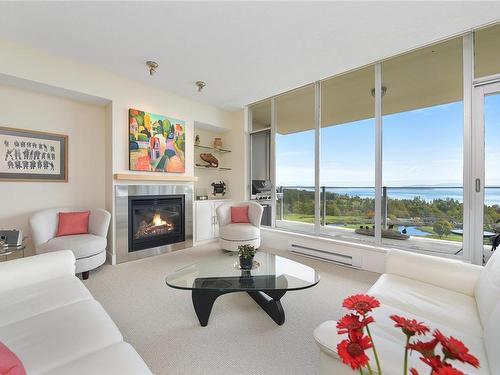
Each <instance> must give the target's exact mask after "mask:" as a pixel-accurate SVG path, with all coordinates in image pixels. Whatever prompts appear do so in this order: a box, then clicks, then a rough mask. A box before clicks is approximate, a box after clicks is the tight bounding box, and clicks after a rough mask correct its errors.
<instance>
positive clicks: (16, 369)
mask: <svg viewBox="0 0 500 375" xmlns="http://www.w3.org/2000/svg"><path fill="white" fill-rule="evenodd" d="M0 374H1V375H26V370H25V369H24V366H23V363H22V362H21V360H20V359H19V358H18V357H17V355H15V354H14V353H13V352H12V351H11V350H10V349H9V348H7V347H6V346H5V345H4V344H2V343H1V342H0Z"/></svg>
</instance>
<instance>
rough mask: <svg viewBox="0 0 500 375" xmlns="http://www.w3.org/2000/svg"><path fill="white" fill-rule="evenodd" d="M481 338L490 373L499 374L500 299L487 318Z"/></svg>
mask: <svg viewBox="0 0 500 375" xmlns="http://www.w3.org/2000/svg"><path fill="white" fill-rule="evenodd" d="M483 339H484V347H485V348H486V355H487V356H488V364H489V366H490V371H491V373H492V374H500V355H498V345H499V344H498V343H499V342H500V301H498V302H497V304H496V306H495V308H494V309H493V312H492V313H491V315H490V318H489V319H488V323H486V325H485V326H484V336H483Z"/></svg>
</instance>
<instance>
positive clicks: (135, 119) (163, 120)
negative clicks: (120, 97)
mask: <svg viewBox="0 0 500 375" xmlns="http://www.w3.org/2000/svg"><path fill="white" fill-rule="evenodd" d="M185 142H186V124H185V122H184V121H183V120H177V119H174V118H170V117H166V116H160V115H155V114H154V113H148V112H144V111H139V110H137V109H129V165H130V170H131V171H149V172H173V173H183V172H184V171H185V170H186V165H185V164H186V161H185V148H186V143H185Z"/></svg>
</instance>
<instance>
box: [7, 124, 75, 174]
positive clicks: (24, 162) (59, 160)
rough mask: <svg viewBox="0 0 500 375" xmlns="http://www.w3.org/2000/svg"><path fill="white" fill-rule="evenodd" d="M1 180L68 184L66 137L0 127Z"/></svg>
mask: <svg viewBox="0 0 500 375" xmlns="http://www.w3.org/2000/svg"><path fill="white" fill-rule="evenodd" d="M0 180H24V181H52V182H67V181H68V136H67V135H61V134H53V133H45V132H39V131H34V130H23V129H14V128H6V127H0Z"/></svg>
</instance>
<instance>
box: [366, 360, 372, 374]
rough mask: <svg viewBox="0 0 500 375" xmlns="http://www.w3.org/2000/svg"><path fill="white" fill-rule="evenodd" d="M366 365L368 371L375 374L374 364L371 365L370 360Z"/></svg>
mask: <svg viewBox="0 0 500 375" xmlns="http://www.w3.org/2000/svg"><path fill="white" fill-rule="evenodd" d="M366 367H367V368H368V373H369V374H370V375H373V370H372V366H370V362H368V363H367V364H366Z"/></svg>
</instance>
